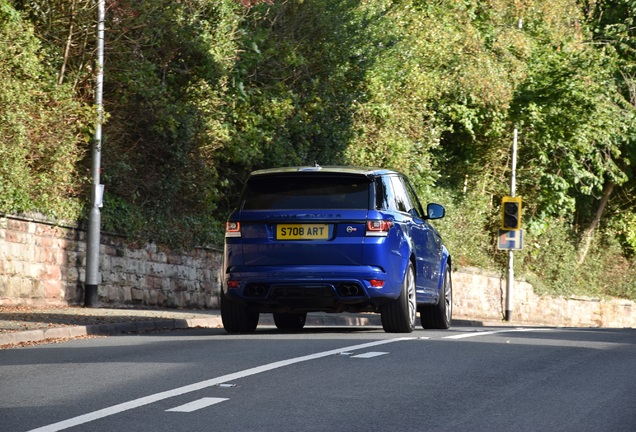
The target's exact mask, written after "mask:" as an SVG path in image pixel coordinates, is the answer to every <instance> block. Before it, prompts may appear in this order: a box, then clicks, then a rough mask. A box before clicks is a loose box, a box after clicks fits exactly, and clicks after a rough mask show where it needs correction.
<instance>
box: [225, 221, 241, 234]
mask: <svg viewBox="0 0 636 432" xmlns="http://www.w3.org/2000/svg"><path fill="white" fill-rule="evenodd" d="M240 236H241V223H240V222H226V223H225V237H240Z"/></svg>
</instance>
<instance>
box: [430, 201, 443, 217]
mask: <svg viewBox="0 0 636 432" xmlns="http://www.w3.org/2000/svg"><path fill="white" fill-rule="evenodd" d="M426 214H427V218H428V219H441V218H443V217H444V215H446V209H445V208H444V206H443V205H440V204H435V203H430V204H429V205H427V206H426Z"/></svg>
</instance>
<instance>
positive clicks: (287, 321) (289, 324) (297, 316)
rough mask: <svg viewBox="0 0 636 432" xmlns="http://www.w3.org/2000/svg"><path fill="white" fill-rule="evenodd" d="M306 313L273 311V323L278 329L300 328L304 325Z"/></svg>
mask: <svg viewBox="0 0 636 432" xmlns="http://www.w3.org/2000/svg"><path fill="white" fill-rule="evenodd" d="M306 320H307V314H306V313H275V314H274V324H276V327H278V329H279V330H287V331H289V330H301V329H302V328H303V327H305V321H306Z"/></svg>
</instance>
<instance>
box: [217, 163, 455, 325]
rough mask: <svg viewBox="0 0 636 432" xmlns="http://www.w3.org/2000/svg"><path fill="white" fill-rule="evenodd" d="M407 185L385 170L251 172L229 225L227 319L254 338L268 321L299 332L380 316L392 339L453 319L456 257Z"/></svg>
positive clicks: (439, 210)
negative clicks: (316, 317) (363, 315)
mask: <svg viewBox="0 0 636 432" xmlns="http://www.w3.org/2000/svg"><path fill="white" fill-rule="evenodd" d="M444 212H445V211H444V207H442V206H441V205H439V204H428V206H427V208H426V212H424V210H423V208H422V206H421V205H420V202H419V200H418V198H417V196H416V195H415V192H414V190H413V187H412V186H411V184H410V183H409V181H408V179H407V178H406V177H405V176H404V175H403V174H401V173H399V172H396V171H391V170H386V169H364V168H355V167H319V166H315V167H287V168H277V169H267V170H260V171H255V172H253V173H252V174H250V176H249V178H248V179H247V182H246V183H245V187H244V189H243V192H242V194H241V199H240V203H239V206H238V208H237V209H236V210H235V211H234V212H233V213H232V214H231V215H230V217H229V218H228V221H227V223H226V231H225V250H224V262H223V270H224V276H223V287H222V292H221V317H222V321H223V326H224V328H225V330H226V331H228V332H230V333H246V332H253V331H254V330H255V329H256V326H257V325H258V320H259V314H260V313H273V315H274V323H275V324H276V326H277V327H278V328H279V329H281V330H300V329H302V328H303V326H304V325H305V320H306V317H307V313H308V312H317V311H323V312H376V313H380V315H381V320H382V326H383V328H384V330H385V331H386V332H394V333H408V332H412V331H413V330H414V328H415V317H416V312H419V313H420V322H421V325H422V327H424V328H436V329H447V328H449V327H450V324H451V317H452V282H451V258H450V254H449V252H448V250H447V249H446V247H445V246H444V244H443V243H442V238H441V236H440V234H439V233H438V231H437V230H436V229H435V228H434V227H433V226H432V225H430V223H429V221H430V220H431V219H439V218H442V217H443V216H444Z"/></svg>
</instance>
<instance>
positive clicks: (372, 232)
mask: <svg viewBox="0 0 636 432" xmlns="http://www.w3.org/2000/svg"><path fill="white" fill-rule="evenodd" d="M392 226H393V222H391V221H387V220H382V219H376V220H368V221H367V232H366V235H367V236H371V237H386V236H388V235H389V230H390V229H391V227H392Z"/></svg>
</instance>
